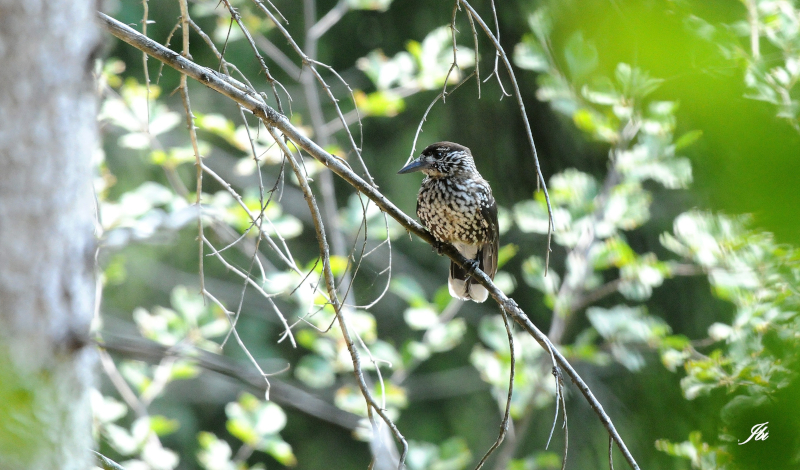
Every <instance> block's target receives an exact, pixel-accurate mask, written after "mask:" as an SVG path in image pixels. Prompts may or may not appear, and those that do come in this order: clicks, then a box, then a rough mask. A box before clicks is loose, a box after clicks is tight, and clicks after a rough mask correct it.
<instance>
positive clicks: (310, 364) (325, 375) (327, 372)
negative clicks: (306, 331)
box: [294, 354, 336, 388]
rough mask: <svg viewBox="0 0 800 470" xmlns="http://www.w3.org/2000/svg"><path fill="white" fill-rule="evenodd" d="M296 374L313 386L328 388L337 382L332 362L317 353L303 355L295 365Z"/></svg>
mask: <svg viewBox="0 0 800 470" xmlns="http://www.w3.org/2000/svg"><path fill="white" fill-rule="evenodd" d="M294 376H295V377H297V379H298V380H300V381H301V382H303V383H304V384H306V385H308V386H309V387H311V388H328V387H330V386H331V385H333V384H334V383H335V382H336V374H335V373H334V371H333V367H332V366H331V363H330V362H329V361H327V360H325V359H323V358H322V357H320V356H318V355H316V354H308V355H306V356H303V357H302V358H301V359H300V361H299V362H298V363H297V365H296V366H295V369H294Z"/></svg>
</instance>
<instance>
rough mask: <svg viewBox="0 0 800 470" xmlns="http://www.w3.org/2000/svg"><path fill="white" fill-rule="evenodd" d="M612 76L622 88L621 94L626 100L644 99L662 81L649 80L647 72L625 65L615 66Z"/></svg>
mask: <svg viewBox="0 0 800 470" xmlns="http://www.w3.org/2000/svg"><path fill="white" fill-rule="evenodd" d="M614 75H615V76H616V78H617V82H619V84H620V86H621V87H622V94H623V95H624V96H626V97H628V98H644V97H645V96H647V95H649V94H650V93H652V92H654V91H655V90H656V89H657V88H658V87H659V86H661V83H662V82H663V81H664V80H661V79H657V78H651V77H650V75H649V74H648V73H647V72H644V71H642V70H641V69H639V68H637V67H631V66H630V65H628V64H625V63H620V64H618V65H617V69H616V71H615V73H614Z"/></svg>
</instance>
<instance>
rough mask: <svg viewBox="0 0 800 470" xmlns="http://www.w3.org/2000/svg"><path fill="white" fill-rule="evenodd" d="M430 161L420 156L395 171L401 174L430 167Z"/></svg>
mask: <svg viewBox="0 0 800 470" xmlns="http://www.w3.org/2000/svg"><path fill="white" fill-rule="evenodd" d="M430 166H431V165H430V162H427V161H425V160H423V158H422V157H419V158H418V159H416V160H414V161H413V162H411V163H409V164H408V165H406V166H404V167H403V168H401V169H400V171H398V172H397V174H398V175H403V174H405V173H411V172H414V171H422V170H424V169H426V168H430Z"/></svg>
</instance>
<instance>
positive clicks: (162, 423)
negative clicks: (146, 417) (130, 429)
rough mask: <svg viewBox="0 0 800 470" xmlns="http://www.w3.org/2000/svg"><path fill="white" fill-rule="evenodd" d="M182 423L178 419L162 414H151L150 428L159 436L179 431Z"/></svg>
mask: <svg viewBox="0 0 800 470" xmlns="http://www.w3.org/2000/svg"><path fill="white" fill-rule="evenodd" d="M180 427H181V423H180V422H179V421H178V420H177V419H169V418H166V417H164V416H161V415H151V416H150V429H152V430H153V432H154V433H156V435H158V436H167V435H170V434H172V433H173V432H175V431H177V430H178V428H180Z"/></svg>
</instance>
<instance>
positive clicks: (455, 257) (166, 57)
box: [98, 0, 639, 470]
mask: <svg viewBox="0 0 800 470" xmlns="http://www.w3.org/2000/svg"><path fill="white" fill-rule="evenodd" d="M460 1H461V2H462V4H465V5H466V6H467V8H468V10H469V11H471V12H474V10H472V9H471V7H469V6H468V5H467V4H466V3H465V2H464V1H463V0H460ZM98 17H99V19H100V22H101V25H102V26H104V27H105V28H106V29H107V30H108V31H109V32H110V33H111V34H113V35H115V36H117V37H118V38H120V39H122V40H123V41H125V42H127V43H128V44H130V45H132V46H134V47H136V48H137V49H139V50H142V51H144V52H146V53H148V54H150V55H151V56H153V57H155V58H156V59H158V60H160V61H162V62H165V63H166V64H167V65H169V66H171V67H174V68H176V69H178V70H182V71H185V73H186V74H187V75H189V76H191V77H192V78H195V79H196V80H198V81H199V82H201V83H203V84H204V85H206V86H208V87H210V88H212V89H214V90H216V91H218V92H220V93H221V94H223V95H225V96H227V97H228V98H230V99H231V100H233V101H235V102H236V103H238V104H239V105H241V106H243V107H244V108H245V109H248V110H249V111H250V112H252V113H253V114H254V115H256V116H257V117H259V118H260V119H261V120H262V121H264V123H265V125H267V126H273V127H275V128H277V129H279V130H280V131H281V133H282V134H283V135H284V136H286V137H287V138H288V139H290V140H292V141H293V142H294V143H295V144H296V145H297V146H298V147H300V148H302V149H303V150H305V151H306V152H308V153H309V154H310V155H311V156H312V157H314V158H315V159H317V160H318V161H320V162H321V163H322V164H323V165H325V166H327V167H328V168H330V169H331V170H332V171H333V172H334V173H336V174H338V175H339V176H341V177H342V178H343V179H344V180H345V181H346V182H347V183H348V184H350V185H351V186H353V187H354V188H356V189H357V190H358V191H360V192H362V193H363V194H364V195H366V196H367V197H368V198H370V199H371V200H372V201H373V202H375V204H377V205H378V207H379V208H380V209H381V210H383V211H384V212H386V213H387V214H388V215H389V216H390V217H392V218H393V219H395V220H396V221H397V222H398V223H400V224H401V225H402V226H403V227H405V228H406V230H408V231H409V232H410V233H413V234H414V235H416V236H417V237H419V238H420V239H422V240H423V241H425V242H426V243H428V244H430V245H431V246H435V244H436V241H435V239H434V238H433V235H431V234H430V233H429V232H428V231H427V230H425V228H424V227H422V226H421V225H420V224H419V223H418V222H416V221H415V220H414V219H412V218H410V217H409V216H408V215H407V214H405V213H404V212H402V211H401V210H400V209H398V208H397V206H395V205H394V204H393V203H392V202H391V201H389V200H388V199H386V197H385V196H384V195H383V194H381V193H380V192H379V191H378V190H377V189H376V188H375V187H374V186H373V185H371V184H369V183H367V182H366V181H365V180H364V179H362V178H361V177H360V176H358V175H357V174H355V173H354V172H353V171H352V170H351V169H350V168H349V167H348V166H347V165H345V164H344V163H342V162H341V161H340V159H338V158H336V157H334V156H333V155H331V154H329V153H328V152H326V151H325V150H323V149H322V148H321V147H320V146H319V145H317V144H316V143H315V142H313V141H312V140H310V139H309V138H307V137H306V136H304V135H303V134H302V133H301V132H300V131H299V130H298V129H297V128H296V127H294V126H293V125H292V124H291V122H289V119H288V118H287V117H286V116H284V115H282V114H280V113H278V112H277V111H275V109H273V108H271V107H270V106H268V105H267V104H266V103H265V102H264V101H263V100H262V99H260V97H258V96H253V95H251V94H249V93H246V92H243V91H241V90H240V89H239V88H238V87H237V86H235V85H233V84H232V83H231V82H230V81H231V80H232V79H230V78H229V79H227V80H226V79H224V78H222V76H221V75H220V74H218V73H217V72H216V71H214V70H212V69H209V68H206V67H202V66H199V65H197V64H195V63H194V62H192V61H189V60H187V59H186V58H184V57H181V56H180V55H179V54H176V53H175V52H173V51H171V50H169V49H167V48H165V47H163V46H161V45H160V44H158V43H156V42H155V41H152V40H150V39H149V38H147V37H144V36H142V35H141V34H140V33H138V32H137V31H135V30H133V29H131V28H129V27H128V26H126V25H124V24H122V23H120V22H119V21H116V20H114V19H113V18H111V17H109V16H107V15H105V14H103V13H98ZM475 19H476V20H477V21H478V23H479V24H481V27H482V28H483V27H484V26H485V23H483V22H482V20H480V19H479V17H475ZM484 30H486V29H485V28H484ZM492 39H494V37H493V36H492ZM496 47H499V44H496ZM504 61H507V58H505V57H504ZM508 69H509V70H510V64H508ZM515 89H516V91H518V88H516V86H515ZM528 132H530V130H529V129H528ZM529 135H530V134H529ZM531 140H532V137H531ZM540 178H541V176H540ZM441 253H442V254H443V255H445V256H447V257H448V258H450V259H451V260H452V261H454V262H455V263H456V264H458V265H459V266H462V267H465V266H466V264H467V263H468V260H467V259H466V258H464V256H463V255H461V254H460V253H459V252H458V250H457V249H456V248H455V247H453V246H452V245H443V246H441ZM326 278H328V279H326V283H330V284H332V283H333V279H332V276H326ZM473 278H474V279H475V280H476V281H477V282H479V283H480V284H481V285H482V286H484V287H486V289H487V290H488V291H489V293H490V294H491V295H492V298H494V299H495V301H496V302H498V304H500V305H501V306H502V307H503V308H504V309H505V310H506V312H508V314H509V315H510V316H511V318H512V319H513V320H514V321H515V322H516V323H518V324H519V325H520V326H521V327H522V328H523V329H524V330H525V331H526V332H527V333H528V334H530V335H531V336H532V337H533V338H534V339H535V340H536V341H537V342H538V343H539V344H540V345H541V346H542V347H543V348H545V349H546V350H547V349H549V346H548V345H549V343H550V342H549V340H548V338H547V337H546V336H545V335H544V333H542V332H541V331H540V330H539V329H538V328H537V327H536V325H534V324H533V322H531V320H530V318H528V316H527V315H526V314H525V312H524V311H522V309H520V308H519V306H518V305H517V304H516V302H514V301H513V300H512V299H510V298H508V297H506V295H505V294H504V293H503V292H502V291H501V290H500V289H498V288H497V286H495V285H494V283H493V282H492V280H491V279H489V277H488V276H487V275H486V274H485V273H484V272H483V271H481V270H480V269H476V270H475V271H474V273H473ZM337 302H338V301H337ZM343 333H344V332H343ZM351 341H352V340H351ZM552 354H553V356H554V357H555V359H556V360H557V361H558V363H559V365H560V366H561V368H562V369H563V371H564V372H565V373H566V374H567V375H568V376H569V377H570V379H571V380H572V382H573V383H574V384H575V385H576V387H577V388H578V390H579V391H580V392H581V394H582V395H583V396H584V398H585V399H586V401H587V402H588V403H589V406H590V407H591V408H592V410H593V411H594V412H595V414H596V415H597V416H598V418H599V419H600V422H601V423H602V425H603V426H604V427H605V428H606V430H607V431H608V432H609V434H610V435H611V437H612V439H614V442H615V443H616V444H617V446H618V447H619V449H620V452H622V454H623V456H624V457H625V459H626V460H627V461H628V463H629V464H630V465H631V467H632V468H633V469H634V470H638V469H639V466H638V464H637V463H636V460H635V459H634V458H633V456H632V455H631V454H630V451H628V448H627V446H626V445H625V442H624V441H623V440H622V438H621V437H620V436H619V433H618V432H617V430H616V428H615V427H614V424H613V423H612V422H611V419H610V418H609V417H608V415H607V414H606V413H605V411H604V410H603V406H602V405H601V404H600V402H599V401H597V398H595V396H594V394H593V393H592V391H591V390H590V389H589V387H588V386H587V385H586V383H585V382H584V381H583V379H582V378H581V377H580V375H579V374H578V373H577V372H576V371H575V369H574V368H573V367H572V365H571V364H570V363H569V361H567V360H566V358H565V357H564V356H563V355H562V354H561V353H560V352H558V350H556V349H555V348H552ZM351 355H353V356H355V357H358V352H357V351H355V350H353V351H351ZM378 412H379V413H381V412H382V411H380V410H378Z"/></svg>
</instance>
